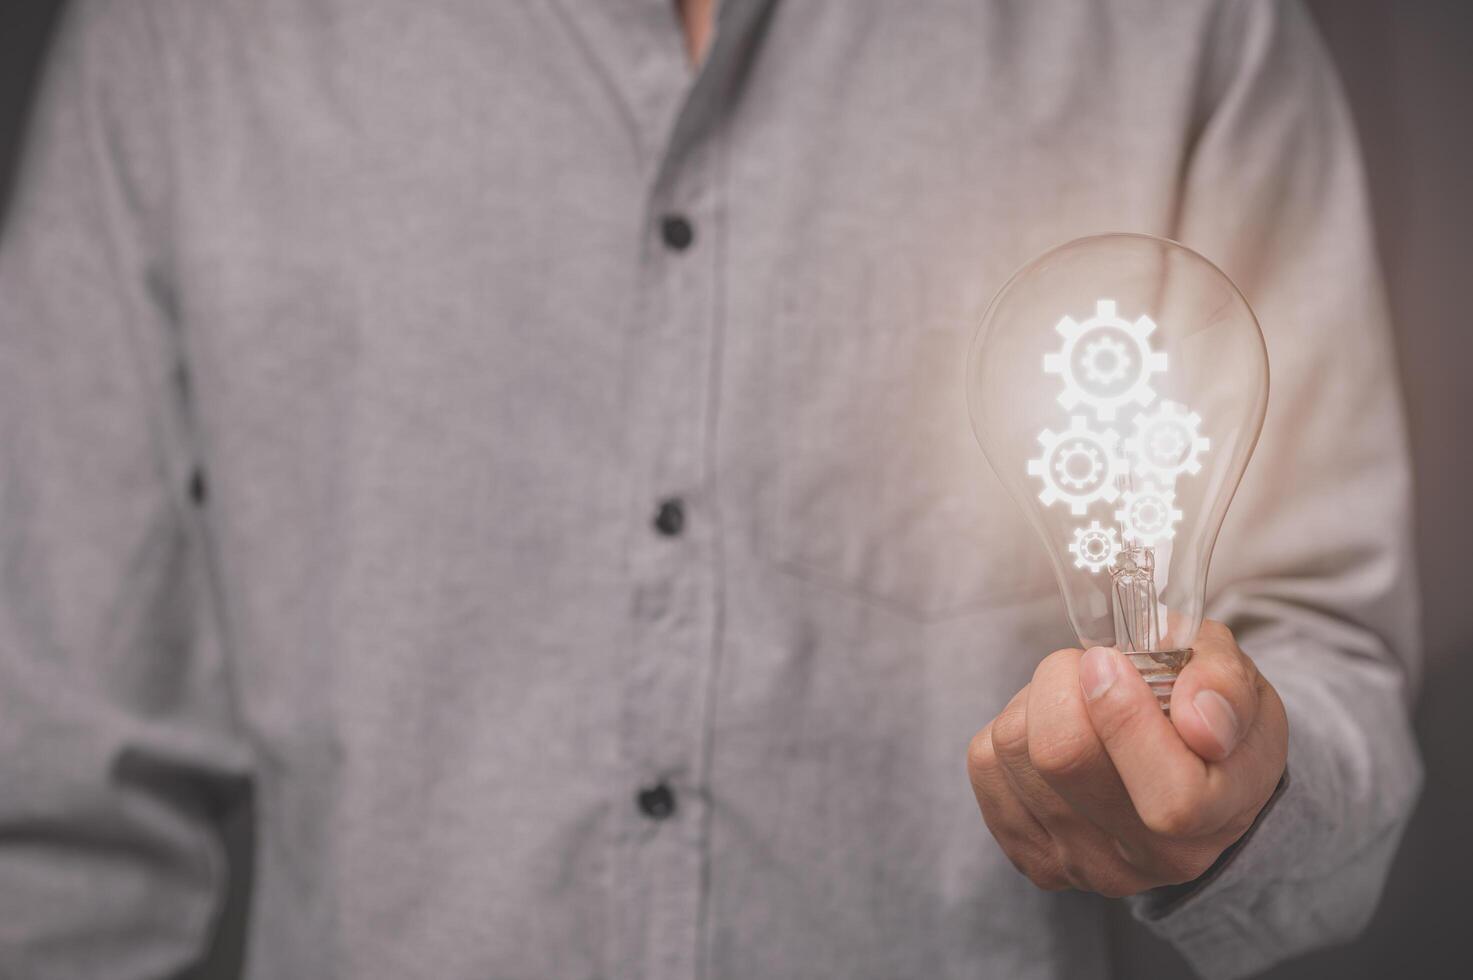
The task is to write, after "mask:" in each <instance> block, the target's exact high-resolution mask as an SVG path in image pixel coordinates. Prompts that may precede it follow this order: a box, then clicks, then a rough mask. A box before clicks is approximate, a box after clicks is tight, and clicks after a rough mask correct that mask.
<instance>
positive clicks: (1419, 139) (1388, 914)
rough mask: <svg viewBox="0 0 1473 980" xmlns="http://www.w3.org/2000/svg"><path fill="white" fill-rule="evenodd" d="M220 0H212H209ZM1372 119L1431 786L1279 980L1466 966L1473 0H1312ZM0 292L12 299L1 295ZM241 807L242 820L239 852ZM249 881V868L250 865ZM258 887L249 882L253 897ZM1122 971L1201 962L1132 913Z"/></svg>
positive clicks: (9, 117)
mask: <svg viewBox="0 0 1473 980" xmlns="http://www.w3.org/2000/svg"><path fill="white" fill-rule="evenodd" d="M201 2H208V0H201ZM59 6H60V3H59V2H58V0H3V2H0V201H3V199H4V192H5V190H6V189H8V187H9V183H10V177H11V173H12V168H13V165H14V156H15V151H16V149H17V142H18V139H19V135H20V133H21V131H22V126H23V121H24V113H25V108H26V106H27V104H28V101H29V97H30V93H31V89H32V85H33V82H34V75H35V69H36V67H37V65H38V63H39V61H40V59H41V57H42V53H43V51H44V45H45V40H46V37H47V34H48V31H49V29H50V27H51V25H52V23H53V22H54V19H55V14H56V11H57V9H58V7H59ZM1310 7H1311V9H1312V10H1313V11H1314V14H1315V17H1316V19H1317V20H1318V21H1319V23H1320V26H1321V29H1322V30H1323V32H1324V34H1325V38H1326V40H1327V41H1328V43H1329V46H1330V49H1331V51H1332V53H1333V55H1334V57H1335V60H1336V62H1337V63H1338V65H1339V66H1340V71H1341V74H1342V76H1343V77H1344V79H1345V86H1346V89H1347V91H1348V92H1349V95H1350V99H1351V103H1352V106H1353V108H1354V111H1355V115H1356V119H1357V121H1358V123H1359V125H1360V130H1361V142H1362V144H1363V146H1364V149H1365V156H1366V166H1367V170H1368V172H1369V175H1370V181H1371V189H1372V195H1373V198H1374V204H1375V208H1376V216H1377V220H1378V223H1379V228H1378V233H1379V238H1380V243H1381V256H1382V262H1383V264H1384V266H1385V269H1386V274H1387V278H1388V282H1389V285H1390V290H1391V300H1392V306H1393V309H1394V311H1395V313H1396V320H1397V328H1398V335H1397V341H1398V342H1397V347H1398V353H1399V357H1400V368H1401V372H1402V377H1403V379H1404V381H1405V386H1406V397H1407V403H1408V409H1409V412H1410V417H1411V423H1412V445H1413V450H1414V452H1415V454H1416V467H1417V477H1418V485H1417V503H1418V508H1417V514H1418V521H1419V526H1418V529H1417V543H1418V546H1419V548H1420V565H1421V575H1422V595H1423V602H1424V627H1425V635H1426V653H1427V672H1426V677H1425V680H1424V686H1423V691H1422V695H1421V698H1420V702H1419V706H1418V721H1417V728H1418V732H1419V735H1420V737H1421V741H1422V748H1423V752H1424V753H1425V757H1426V762H1427V773H1428V779H1427V788H1426V791H1425V793H1424V795H1423V798H1422V803H1421V806H1420V808H1419V810H1418V811H1417V815H1416V817H1415V819H1414V820H1413V822H1412V825H1411V828H1410V829H1409V830H1408V832H1407V837H1406V841H1405V842H1404V844H1403V846H1402V850H1401V855H1400V857H1399V859H1398V861H1397V864H1396V868H1395V870H1394V871H1393V874H1392V877H1391V882H1390V884H1389V885H1388V887H1387V891H1386V895H1385V897H1384V899H1383V901H1382V903H1381V908H1380V911H1379V912H1378V913H1377V915H1376V918H1375V920H1374V921H1373V922H1372V923H1371V925H1370V926H1369V928H1368V929H1367V931H1366V933H1365V935H1364V936H1362V938H1361V939H1360V940H1358V941H1357V942H1356V943H1354V944H1353V945H1350V946H1346V947H1342V948H1340V949H1335V950H1327V951H1324V952H1320V953H1315V954H1311V955H1310V956H1307V957H1304V958H1302V959H1300V960H1296V961H1295V962H1293V963H1290V964H1286V965H1284V966H1282V967H1280V968H1279V969H1277V970H1275V971H1273V972H1272V973H1271V974H1269V976H1270V977H1272V978H1273V980H1291V978H1292V980H1317V978H1327V980H1328V978H1335V980H1382V978H1385V977H1389V976H1396V975H1398V974H1407V973H1411V974H1415V975H1418V976H1421V977H1428V978H1431V977H1452V976H1467V975H1468V973H1467V972H1466V971H1467V970H1468V969H1469V967H1468V965H1467V962H1466V959H1465V958H1464V952H1463V951H1464V949H1465V947H1466V936H1465V934H1464V933H1463V930H1464V929H1465V928H1467V922H1466V920H1467V914H1466V913H1467V910H1468V909H1469V907H1470V901H1469V899H1468V897H1467V892H1466V890H1465V889H1466V888H1467V887H1468V882H1473V843H1470V842H1469V834H1470V833H1473V764H1470V763H1469V761H1468V759H1467V757H1465V756H1464V755H1463V750H1464V747H1465V746H1468V745H1473V711H1470V710H1469V709H1468V708H1467V707H1465V705H1464V699H1465V698H1466V697H1467V696H1468V694H1469V693H1470V692H1473V658H1469V657H1467V656H1465V655H1464V654H1465V651H1468V650H1469V649H1470V648H1473V595H1470V594H1468V592H1467V589H1466V586H1465V584H1464V583H1465V582H1466V581H1467V579H1468V576H1467V575H1466V574H1465V572H1464V569H1465V567H1466V565H1467V562H1468V558H1469V557H1470V556H1473V531H1470V527H1469V523H1470V515H1469V513H1468V511H1469V509H1470V506H1469V505H1470V502H1473V372H1470V366H1473V323H1470V309H1473V305H1470V303H1469V296H1470V292H1469V288H1468V282H1467V281H1468V280H1469V279H1470V278H1473V183H1470V181H1473V125H1470V120H1473V109H1470V107H1469V104H1470V102H1473V3H1468V2H1466V0H1310ZM3 301H4V300H3V297H0V302H3ZM244 823H245V822H244V820H242V819H241V818H240V817H237V818H236V819H235V821H234V822H233V824H232V829H231V830H230V831H229V835H230V837H231V838H232V840H233V841H234V842H235V849H236V850H237V852H240V851H243V850H245V849H246V847H245V845H244V843H243V842H246V841H247V836H246V834H245V833H244V832H243V830H242V828H243V826H244ZM241 883H242V886H245V885H248V882H246V881H245V880H244V876H242V878H241ZM244 897H245V888H244V887H242V888H240V889H239V890H238V892H237V894H236V896H235V905H236V907H237V908H240V907H243V904H244V902H243V900H244ZM228 918H230V919H231V920H232V921H231V922H230V923H229V924H227V928H226V930H225V933H224V935H223V936H222V938H221V942H220V944H219V948H218V949H217V950H216V953H215V955H214V956H213V957H212V962H211V964H210V965H209V966H207V968H206V969H205V971H204V972H203V974H202V978H205V980H225V978H228V977H233V976H236V975H237V972H238V971H236V970H235V969H234V968H233V967H232V963H234V962H235V960H236V958H237V956H238V951H239V945H240V930H239V920H240V917H239V914H236V915H234V916H228ZM1117 933H1118V936H1119V942H1118V945H1117V947H1116V949H1115V956H1116V960H1117V965H1118V972H1119V974H1120V975H1121V976H1122V977H1128V978H1138V977H1149V978H1166V980H1170V978H1176V977H1189V976H1190V975H1191V974H1190V972H1189V971H1188V970H1187V968H1186V966H1185V965H1184V964H1183V963H1182V961H1181V960H1180V959H1179V958H1178V957H1177V956H1176V955H1175V953H1174V952H1172V951H1171V950H1170V949H1168V948H1166V947H1164V946H1163V945H1162V944H1160V943H1158V942H1156V941H1155V940H1153V939H1152V938H1151V937H1149V936H1147V935H1145V934H1144V933H1143V932H1141V931H1140V930H1139V929H1137V928H1135V927H1134V926H1133V925H1131V924H1130V923H1129V921H1128V919H1127V918H1126V917H1124V916H1123V915H1122V916H1121V917H1120V928H1119V929H1118V930H1117Z"/></svg>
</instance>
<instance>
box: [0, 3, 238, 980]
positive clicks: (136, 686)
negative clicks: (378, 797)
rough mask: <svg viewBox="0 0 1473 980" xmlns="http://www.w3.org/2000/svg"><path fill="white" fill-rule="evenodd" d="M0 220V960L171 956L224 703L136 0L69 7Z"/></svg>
mask: <svg viewBox="0 0 1473 980" xmlns="http://www.w3.org/2000/svg"><path fill="white" fill-rule="evenodd" d="M68 6H69V8H71V9H70V10H69V12H68V13H67V14H66V15H65V18H64V21H63V23H62V25H61V26H60V28H59V34H58V37H57V39H56V41H55V43H54V46H53V53H52V56H51V59H50V64H49V67H48V70H47V72H46V76H45V78H44V80H43V85H42V88H41V94H40V98H39V100H38V102H37V104H36V107H35V109H34V110H33V116H32V122H31V132H30V138H29V140H28V142H27V151H26V153H25V155H24V158H23V161H22V164H21V167H20V171H19V174H18V182H17V185H16V193H15V196H14V199H13V201H12V203H11V206H10V212H9V214H8V217H7V221H6V224H5V227H4V231H3V237H0V975H4V976H7V977H26V978H66V980H87V978H93V977H108V978H115V980H143V978H160V977H165V976H175V975H178V974H180V973H181V972H182V971H183V970H184V968H185V967H187V965H188V964H190V963H191V962H193V961H195V960H196V959H197V958H198V957H199V956H200V955H201V952H202V950H203V949H204V947H205V946H206V945H207V943H208V941H209V935H210V931H211V923H212V921H213V918H214V916H215V915H216V913H217V909H218V907H219V902H220V900H221V898H222V894H223V891H224V888H223V885H224V880H225V858H224V850H223V847H222V844H221V841H220V838H219V835H218V832H217V829H216V820H215V815H216V814H218V813H219V812H221V808H222V806H223V805H224V804H225V803H226V802H228V801H229V800H230V799H231V797H230V796H228V795H226V794H232V793H236V792H238V791H239V789H240V787H241V786H242V785H243V780H244V778H245V775H246V773H247V770H248V765H247V759H246V753H245V752H244V750H243V749H242V747H241V746H242V744H243V743H242V742H241V740H239V739H237V738H236V737H235V736H234V735H233V734H232V725H231V724H230V723H229V721H228V720H227V719H228V717H229V712H228V710H227V704H228V701H229V698H228V696H227V695H226V693H225V691H226V689H227V685H226V684H225V667H224V664H225V658H224V656H223V654H222V652H221V640H220V637H221V633H220V631H219V630H218V629H217V628H216V626H215V612H214V610H215V608H216V607H215V605H214V603H213V602H212V599H211V587H210V584H209V581H210V576H209V571H208V565H209V563H208V561H207V556H206V553H205V549H204V548H203V547H202V540H203V538H202V535H201V534H200V521H201V517H200V514H199V511H198V508H197V507H194V506H192V505H191V501H190V495H189V493H188V489H187V488H188V487H189V484H190V475H191V473H193V472H194V466H195V462H196V460H195V459H194V458H193V454H192V453H191V451H190V449H189V444H190V441H191V440H190V439H189V438H188V436H187V428H188V426H187V424H186V417H187V413H186V411H185V409H184V404H185V397H186V396H185V394H184V387H183V385H182V384H181V380H180V379H181V374H180V372H179V369H178V363H179V358H178V356H177V351H178V349H179V346H180V345H179V344H178V342H177V337H176V333H177V331H176V327H175V324H174V322H173V318H172V316H171V315H170V310H171V309H172V305H173V304H172V300H171V297H170V291H169V286H168V260H167V224H168V216H167V210H168V209H167V201H166V192H167V188H168V187H169V173H168V168H169V152H168V145H167V139H166V138H165V137H164V134H163V130H162V126H161V123H162V119H163V116H164V106H165V102H164V94H163V92H162V91H160V87H161V85H162V79H161V78H160V77H159V76H157V75H156V74H155V72H156V71H158V70H159V68H160V63H159V60H158V57H157V52H156V51H155V50H154V48H155V47H156V45H152V44H151V43H150V38H151V37H152V35H151V32H150V29H149V25H148V23H147V21H146V19H145V17H146V15H147V12H148V11H150V10H152V9H153V8H154V7H155V5H154V4H148V3H136V2H90V0H83V2H78V3H73V4H69V5H68Z"/></svg>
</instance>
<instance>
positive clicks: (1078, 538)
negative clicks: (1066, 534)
mask: <svg viewBox="0 0 1473 980" xmlns="http://www.w3.org/2000/svg"><path fill="white" fill-rule="evenodd" d="M1069 552H1070V554H1072V555H1073V556H1074V567H1075V568H1087V569H1089V570H1090V573H1091V574H1093V573H1095V572H1099V571H1100V570H1102V569H1104V568H1106V567H1108V566H1110V565H1112V564H1114V562H1115V556H1116V555H1117V554H1119V552H1120V539H1119V538H1118V537H1116V535H1115V529H1114V528H1113V527H1101V526H1100V522H1099V521H1090V522H1089V527H1076V528H1075V529H1074V541H1073V542H1072V543H1071V544H1070V545H1069Z"/></svg>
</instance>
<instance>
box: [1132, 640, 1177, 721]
mask: <svg viewBox="0 0 1473 980" xmlns="http://www.w3.org/2000/svg"><path fill="white" fill-rule="evenodd" d="M1125 656H1126V658H1127V659H1129V660H1130V662H1131V664H1133V665H1134V666H1135V669H1136V670H1138V671H1140V675H1141V677H1143V678H1145V681H1146V684H1147V685H1149V686H1150V688H1151V693H1152V694H1154V695H1156V703H1157V704H1159V705H1160V706H1161V710H1162V711H1164V712H1166V713H1167V714H1168V715H1169V714H1171V691H1172V688H1174V687H1175V686H1176V678H1177V676H1178V675H1179V674H1181V671H1182V668H1183V667H1185V666H1186V665H1187V662H1188V661H1190V660H1191V659H1192V650H1191V648H1190V647H1188V648H1186V649H1184V650H1130V651H1126V654H1125Z"/></svg>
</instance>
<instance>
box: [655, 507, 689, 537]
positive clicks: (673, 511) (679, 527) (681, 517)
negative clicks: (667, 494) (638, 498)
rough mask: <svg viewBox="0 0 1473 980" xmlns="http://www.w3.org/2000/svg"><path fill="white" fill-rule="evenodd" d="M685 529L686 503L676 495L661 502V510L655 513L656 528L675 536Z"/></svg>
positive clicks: (666, 534)
mask: <svg viewBox="0 0 1473 980" xmlns="http://www.w3.org/2000/svg"><path fill="white" fill-rule="evenodd" d="M684 529H685V505H684V504H682V503H681V502H680V501H679V500H678V499H676V498H675V497H671V498H670V499H669V500H664V501H661V502H660V510H659V512H658V513H657V514H655V530H656V531H659V532H660V533H661V534H663V535H665V537H667V538H673V537H675V536H676V535H677V534H679V533H680V532H681V531H683V530H684Z"/></svg>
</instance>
